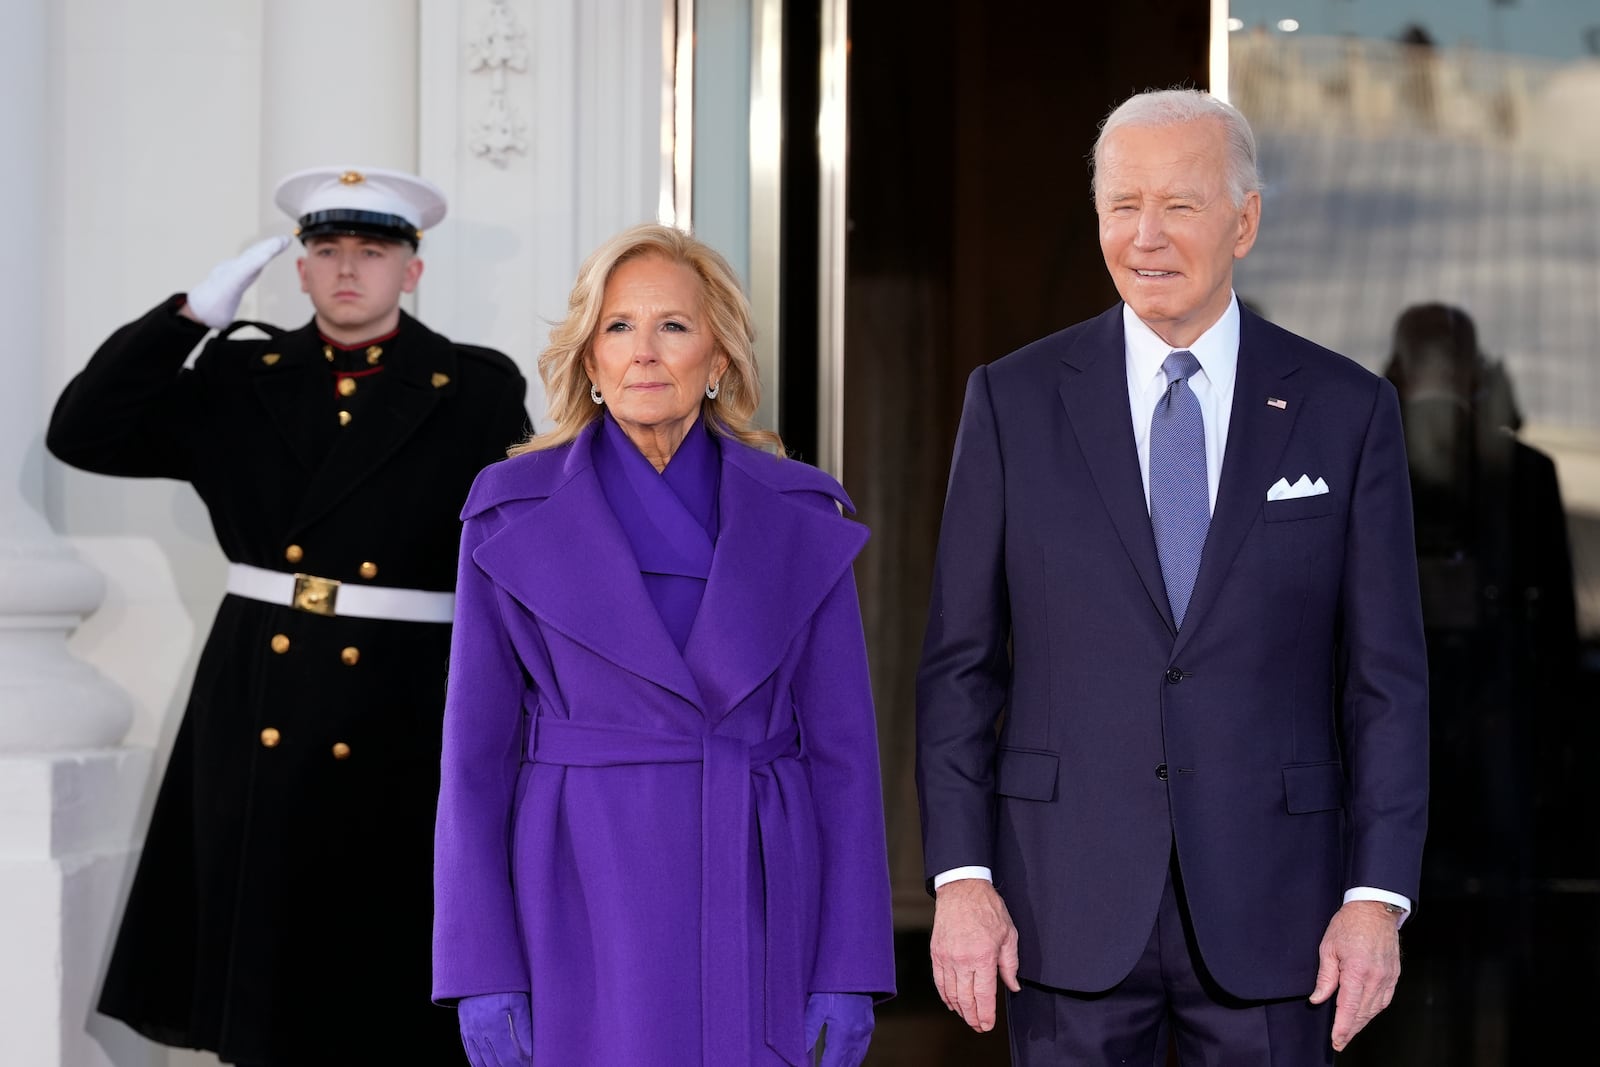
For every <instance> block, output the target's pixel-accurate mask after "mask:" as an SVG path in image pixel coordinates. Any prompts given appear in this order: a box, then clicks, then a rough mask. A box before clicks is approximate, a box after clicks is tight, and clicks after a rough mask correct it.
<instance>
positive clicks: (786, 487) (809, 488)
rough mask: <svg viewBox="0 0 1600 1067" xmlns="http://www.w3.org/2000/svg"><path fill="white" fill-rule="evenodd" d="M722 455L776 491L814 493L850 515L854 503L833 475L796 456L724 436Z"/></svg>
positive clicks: (853, 508) (853, 512)
mask: <svg viewBox="0 0 1600 1067" xmlns="http://www.w3.org/2000/svg"><path fill="white" fill-rule="evenodd" d="M722 454H723V456H724V457H725V458H727V459H728V460H729V461H731V462H732V463H733V464H734V465H736V466H737V467H738V468H739V469H740V470H742V471H745V472H746V473H747V474H749V475H750V476H751V477H752V478H756V479H758V480H759V481H761V482H763V483H765V484H766V485H768V486H771V487H772V488H773V489H775V490H777V491H778V492H780V493H815V494H817V495H819V496H824V497H827V498H828V499H830V500H832V501H834V502H835V503H837V504H838V505H839V506H840V507H842V508H843V509H844V510H845V512H846V513H848V514H851V515H854V514H855V511H856V506H855V504H854V503H853V502H851V500H850V497H849V495H848V494H847V493H845V491H844V487H843V486H842V485H840V484H839V482H838V480H837V479H835V478H834V477H833V475H831V474H829V473H827V472H826V471H822V470H818V469H817V468H816V467H813V466H812V465H811V464H809V463H802V462H800V461H799V460H797V459H780V458H779V457H777V456H774V455H772V454H771V453H768V452H763V451H761V450H760V449H758V448H751V447H750V446H749V445H746V444H743V443H741V442H738V441H731V440H728V439H727V438H724V439H723V442H722Z"/></svg>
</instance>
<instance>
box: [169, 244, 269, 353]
mask: <svg viewBox="0 0 1600 1067" xmlns="http://www.w3.org/2000/svg"><path fill="white" fill-rule="evenodd" d="M290 240H291V238H288V237H283V236H278V237H268V238H267V239H266V240H264V241H257V242H256V243H255V244H253V245H251V246H250V247H249V248H247V249H245V250H244V251H243V252H242V253H240V254H239V255H237V256H235V257H234V258H232V259H225V260H223V261H222V262H221V263H218V264H217V265H216V266H215V267H213V268H211V273H210V274H208V275H206V280H205V281H203V282H201V283H200V284H199V285H197V286H195V287H194V288H193V289H190V290H189V294H188V298H187V302H186V303H185V304H184V308H183V312H182V313H183V314H186V315H188V316H189V318H191V319H194V320H195V321H196V322H202V323H204V324H205V325H207V326H210V327H211V328H212V329H217V330H220V329H221V328H222V327H224V326H226V325H228V323H230V322H232V321H233V317H234V316H235V315H236V314H238V312H239V301H240V300H242V299H244V291H245V290H246V289H248V288H250V286H252V285H254V284H255V280H256V279H257V278H259V277H260V276H261V272H262V271H263V270H265V269H266V266H267V264H268V263H271V262H272V260H273V257H275V256H276V255H277V254H278V253H280V252H282V251H283V250H284V249H285V248H288V247H289V242H290Z"/></svg>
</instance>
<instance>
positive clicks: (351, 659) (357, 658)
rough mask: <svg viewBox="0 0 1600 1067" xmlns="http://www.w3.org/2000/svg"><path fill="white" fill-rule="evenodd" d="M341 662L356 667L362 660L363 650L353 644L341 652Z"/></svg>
mask: <svg viewBox="0 0 1600 1067" xmlns="http://www.w3.org/2000/svg"><path fill="white" fill-rule="evenodd" d="M339 662H340V663H343V664H344V665H345V666H346V667H354V666H355V665H356V664H357V663H360V662H361V650H360V649H359V648H357V647H356V646H355V645H351V646H350V647H348V648H346V649H344V650H343V651H341V652H340V653H339Z"/></svg>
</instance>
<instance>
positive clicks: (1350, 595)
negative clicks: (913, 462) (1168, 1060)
mask: <svg viewBox="0 0 1600 1067" xmlns="http://www.w3.org/2000/svg"><path fill="white" fill-rule="evenodd" d="M1259 189H1260V182H1259V179H1258V176H1257V173H1256V163H1255V141H1254V137H1253V135H1252V134H1251V132H1250V128H1249V125H1248V124H1247V123H1246V122H1245V120H1244V118H1243V117H1242V116H1241V115H1240V114H1239V113H1238V112H1237V111H1236V110H1234V109H1233V108H1232V107H1229V106H1228V105H1227V104H1225V103H1223V102H1222V101H1219V100H1217V99H1216V98H1214V97H1212V96H1210V95H1209V94H1206V93H1201V92H1195V91H1191V90H1168V91H1161V92H1150V93H1144V94H1140V95H1138V96H1135V97H1133V98H1132V99H1130V100H1128V101H1126V102H1125V103H1123V104H1122V105H1121V106H1120V107H1118V108H1117V109H1116V110H1114V111H1113V112H1112V113H1111V115H1110V116H1109V117H1108V118H1107V120H1106V122H1105V124H1104V126H1103V127H1102V130H1101V134H1100V138H1099V140H1098V141H1097V142H1096V144H1095V150H1094V195H1095V206H1096V210H1097V212H1098V214H1099V218H1100V244H1101V248H1102V251H1103V252H1104V255H1105V262H1106V267H1107V269H1108V270H1109V271H1110V272H1111V276H1112V278H1113V280H1114V281H1115V283H1116V287H1117V291H1118V292H1119V293H1120V294H1121V296H1122V302H1121V303H1120V304H1119V305H1118V306H1116V307H1113V308H1111V309H1110V310H1108V311H1106V312H1105V313H1103V314H1101V315H1100V316H1098V317H1096V318H1094V319H1091V320H1089V321H1087V322H1082V323H1079V324H1077V325H1075V326H1072V327H1069V328H1068V329H1065V330H1062V331H1061V332H1059V333H1056V334H1052V335H1051V336H1049V337H1046V338H1044V339H1042V340H1040V341H1037V342H1035V343H1033V344H1030V345H1028V346H1026V347H1025V348H1022V349H1020V350H1019V351H1017V352H1014V353H1012V354H1011V355H1009V356H1006V357H1005V358H1004V359H1001V360H998V361H997V362H995V363H992V364H989V365H987V366H982V367H979V368H978V369H977V370H976V371H975V372H973V374H972V377H971V379H970V380H969V382H968V385H967V396H966V403H965V408H964V410H963V412H962V416H961V429H960V433H959V434H958V436H957V439H956V446H955V455H954V458H953V461H952V467H951V472H950V485H949V493H948V497H947V500H946V504H945V513H944V520H943V526H942V529H941V533H940V542H939V554H938V561H937V564H936V569H935V575H934V584H933V595H932V602H931V606H930V609H929V620H928V630H927V637H926V641H925V644H924V648H923V660H922V666H921V670H920V673H919V678H918V708H917V773H918V787H919V791H920V796H921V803H922V819H923V839H924V853H925V857H926V864H927V875H928V877H929V879H930V880H931V882H932V886H933V889H934V892H935V895H936V898H937V905H936V912H935V920H934V931H933V940H932V957H933V969H934V977H935V981H936V983H937V984H938V986H939V989H940V992H941V994H942V995H943V997H944V999H945V1002H946V1003H947V1004H948V1005H949V1006H950V1007H951V1008H952V1009H953V1010H955V1011H957V1012H959V1013H960V1014H961V1016H962V1018H963V1019H965V1020H966V1021H967V1023H968V1024H970V1025H971V1026H973V1027H974V1028H975V1029H978V1030H987V1029H990V1028H991V1027H993V1025H994V1021H995V993H996V986H997V981H996V978H997V976H998V977H999V979H1001V980H1003V981H1004V983H1005V985H1006V986H1007V988H1008V989H1009V990H1010V996H1009V998H1008V1001H1007V1014H1008V1019H1009V1025H1010V1032H1011V1048H1012V1057H1013V1062H1015V1063H1018V1064H1062V1063H1073V1064H1078V1063H1083V1064H1101V1063H1137V1064H1152V1063H1155V1064H1159V1063H1162V1062H1164V1060H1165V1055H1166V1049H1167V1045H1168V1042H1169V1040H1172V1039H1175V1040H1176V1044H1177V1048H1178V1051H1179V1054H1180V1057H1181V1060H1182V1062H1183V1063H1184V1064H1227V1065H1228V1067H1249V1065H1256V1064H1261V1065H1267V1064H1271V1065H1295V1067H1298V1065H1302V1064H1321V1063H1331V1062H1332V1058H1333V1053H1334V1051H1335V1050H1338V1049H1342V1048H1344V1047H1345V1045H1346V1044H1348V1042H1349V1041H1350V1039H1351V1038H1352V1037H1353V1036H1354V1035H1355V1034H1356V1033H1357V1032H1358V1031H1359V1030H1360V1029H1361V1028H1362V1027H1363V1026H1364V1025H1365V1024H1366V1023H1367V1022H1369V1021H1370V1020H1371V1019H1372V1018H1373V1016H1375V1015H1376V1014H1377V1013H1378V1012H1380V1011H1382V1010H1383V1008H1384V1007H1385V1006H1386V1005H1387V1004H1388V1003H1389V999H1390V997H1391V996H1392V995H1393V992H1394V988H1395V983H1396V981H1397V980H1398V978H1399V972H1400V965H1399V956H1400V953H1399V932H1398V931H1399V927H1400V924H1401V923H1402V922H1404V921H1405V919H1406V917H1407V915H1408V914H1409V913H1410V911H1411V909H1412V907H1413V905H1414V901H1415V900H1416V896H1417V883H1418V877H1419V869H1420V865H1421V857H1422V842H1423V836H1424V831H1425V827H1426V819H1427V751H1428V742H1427V675H1426V671H1427V666H1426V664H1427V656H1426V654H1425V651H1424V647H1423V637H1422V623H1421V618H1420V609H1419V598H1418V593H1417V570H1416V558H1415V553H1414V549H1413V541H1412V532H1411V500H1410V490H1409V487H1408V479H1407V469H1406V457H1405V451H1404V444H1403V437H1402V432H1401V425H1400V413H1399V408H1398V405H1397V402H1396V398H1395V392H1394V389H1393V388H1392V387H1391V386H1390V385H1389V384H1388V383H1387V382H1385V381H1383V380H1382V379H1381V378H1379V377H1377V376H1376V375H1373V374H1371V373H1369V372H1367V371H1365V370H1363V369H1362V368H1361V367H1359V366H1357V365H1356V364H1354V363H1352V362H1350V361H1348V360H1346V359H1344V358H1342V357H1340V356H1338V355H1335V354H1334V353H1332V352H1329V351H1327V350H1326V349H1323V348H1320V347H1318V346H1317V345H1315V344H1312V343H1311V342H1309V341H1307V340H1304V339H1302V338H1300V337H1296V336H1295V335H1293V334H1290V333H1288V332H1287V331H1285V330H1282V329H1280V328H1278V327H1276V326H1274V325H1272V324H1271V323H1269V322H1267V321H1265V320H1264V319H1262V318H1260V317H1259V316H1257V315H1255V314H1253V313H1251V312H1250V311H1248V310H1245V309H1242V308H1241V307H1240V305H1239V301H1238V300H1237V299H1236V297H1235V295H1234V292H1233V263H1234V261H1235V260H1237V259H1242V258H1243V257H1244V256H1245V255H1246V254H1247V253H1248V252H1249V251H1250V248H1251V245H1252V244H1253V243H1254V241H1255V237H1256V230H1257V224H1258V222H1259V220H1260V214H1261V196H1260V192H1259ZM997 725H998V729H997Z"/></svg>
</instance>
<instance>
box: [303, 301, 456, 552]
mask: <svg viewBox="0 0 1600 1067" xmlns="http://www.w3.org/2000/svg"><path fill="white" fill-rule="evenodd" d="M392 348H393V349H394V350H395V351H394V356H395V357H396V358H394V361H393V362H392V363H389V364H388V365H387V366H385V368H384V373H383V374H382V375H381V376H380V377H381V379H382V380H381V381H377V380H375V384H376V385H377V388H376V389H374V391H373V395H372V396H371V398H370V399H369V400H368V401H367V403H366V404H365V405H363V407H362V410H361V415H360V418H358V419H356V420H355V421H354V422H353V423H351V425H349V426H348V427H345V428H344V429H342V430H341V431H340V432H339V436H338V437H337V438H336V440H335V444H334V446H333V449H332V450H331V451H330V452H329V453H328V458H327V459H326V460H325V461H324V462H323V463H322V465H321V466H320V467H319V468H317V471H316V473H315V474H314V475H313V476H312V479H311V484H310V486H309V487H307V489H306V495H305V498H304V499H303V500H302V501H301V502H300V509H299V511H298V512H296V514H295V517H294V524H293V529H294V530H300V529H303V528H305V527H306V526H309V525H310V524H311V523H313V522H315V521H316V520H317V519H320V518H321V517H322V516H324V515H326V514H327V513H328V512H329V511H331V510H332V509H333V508H334V507H335V506H337V505H338V504H339V502H340V501H341V500H343V499H344V498H345V497H346V496H348V495H349V494H350V492H351V490H353V489H354V488H355V487H356V486H357V485H359V484H360V483H361V482H362V481H363V480H365V479H366V478H368V477H369V476H370V475H372V474H373V472H375V471H377V470H378V469H379V468H380V467H382V466H383V463H384V461H385V460H387V459H388V458H389V457H390V456H391V455H393V454H394V452H395V450H396V449H398V448H399V447H400V446H401V445H402V444H404V443H405V441H406V439H407V438H409V437H410V436H411V435H412V434H413V433H415V432H416V430H417V428H418V427H420V426H421V425H422V424H423V422H424V421H425V420H426V419H427V417H428V416H429V415H430V414H432V412H433V409H434V408H435V407H437V406H438V404H439V402H440V400H441V398H442V397H443V396H444V395H445V394H447V393H450V392H453V391H454V386H453V384H452V383H454V381H455V380H456V377H457V375H458V373H459V371H458V370H457V367H456V353H455V349H454V348H452V347H451V345H450V342H449V341H447V340H445V339H444V338H443V337H441V336H439V335H438V334H436V333H434V332H433V331H432V330H429V329H428V328H427V327H425V326H423V325H422V324H421V323H419V322H417V321H416V320H415V319H413V318H411V317H410V316H409V315H406V314H405V313H404V312H401V327H400V335H399V336H398V337H397V338H396V339H395V343H394V344H393V345H392ZM330 388H331V386H330Z"/></svg>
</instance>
